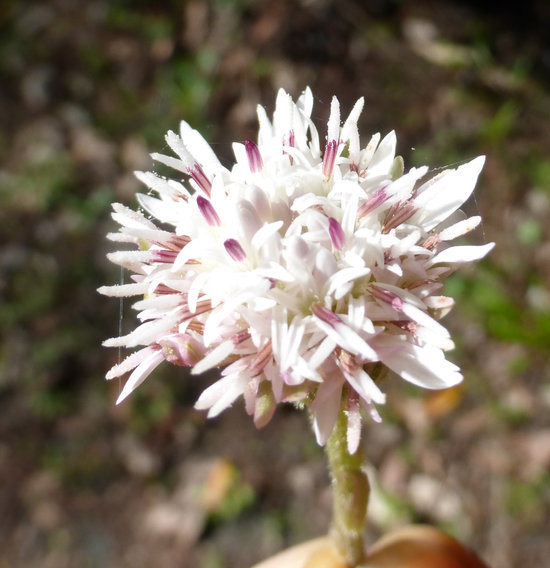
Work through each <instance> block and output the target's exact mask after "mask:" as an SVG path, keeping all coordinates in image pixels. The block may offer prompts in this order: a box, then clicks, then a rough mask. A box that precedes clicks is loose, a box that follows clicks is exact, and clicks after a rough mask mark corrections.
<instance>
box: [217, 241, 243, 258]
mask: <svg viewBox="0 0 550 568" xmlns="http://www.w3.org/2000/svg"><path fill="white" fill-rule="evenodd" d="M223 246H224V247H225V250H226V251H227V254H229V256H230V257H231V258H232V259H233V260H234V261H235V262H242V261H243V260H244V259H245V258H246V253H245V252H244V250H243V247H242V246H241V245H240V244H239V241H236V240H235V239H227V240H226V241H224V243H223Z"/></svg>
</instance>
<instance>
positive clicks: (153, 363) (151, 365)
mask: <svg viewBox="0 0 550 568" xmlns="http://www.w3.org/2000/svg"><path fill="white" fill-rule="evenodd" d="M162 361H164V357H163V355H162V352H161V351H153V352H152V353H151V354H150V355H149V356H148V357H147V358H146V359H145V360H144V361H142V362H141V363H140V364H139V365H138V366H137V367H136V368H135V369H134V371H133V373H132V374H131V375H130V376H129V377H128V380H127V381H126V383H125V385H124V388H123V389H122V392H121V393H120V395H119V397H118V398H117V400H116V404H120V403H121V402H122V401H123V400H124V399H125V398H126V397H127V396H128V395H129V394H130V393H132V392H133V391H134V390H135V389H136V388H137V387H139V385H141V383H142V382H143V381H144V380H145V379H146V378H147V377H148V376H149V375H150V374H151V372H152V371H153V370H154V369H156V367H158V366H159V365H160V363H162Z"/></svg>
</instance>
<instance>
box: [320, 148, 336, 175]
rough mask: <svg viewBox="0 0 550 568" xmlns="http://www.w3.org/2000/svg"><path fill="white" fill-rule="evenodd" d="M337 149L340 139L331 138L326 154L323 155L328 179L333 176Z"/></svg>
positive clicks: (324, 170) (325, 173) (324, 172)
mask: <svg viewBox="0 0 550 568" xmlns="http://www.w3.org/2000/svg"><path fill="white" fill-rule="evenodd" d="M337 150H338V140H329V141H328V142H327V145H326V148H325V155H324V156H323V174H324V176H325V177H326V178H327V179H330V176H332V171H333V170H334V163H335V162H336V151H337Z"/></svg>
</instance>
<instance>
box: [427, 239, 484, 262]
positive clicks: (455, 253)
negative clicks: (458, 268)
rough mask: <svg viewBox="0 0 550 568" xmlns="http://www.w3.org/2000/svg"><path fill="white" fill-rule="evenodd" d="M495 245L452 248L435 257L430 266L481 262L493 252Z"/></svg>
mask: <svg viewBox="0 0 550 568" xmlns="http://www.w3.org/2000/svg"><path fill="white" fill-rule="evenodd" d="M494 246H495V243H487V244H486V245H480V246H459V247H450V248H448V249H445V250H444V251H442V252H440V253H439V254H437V255H436V256H434V257H433V258H432V259H431V260H430V261H429V265H430V266H431V265H434V264H441V263H445V264H454V263H455V262H472V261H474V260H479V259H481V258H483V257H484V256H485V255H486V254H488V253H489V252H490V251H491V250H493V248H494Z"/></svg>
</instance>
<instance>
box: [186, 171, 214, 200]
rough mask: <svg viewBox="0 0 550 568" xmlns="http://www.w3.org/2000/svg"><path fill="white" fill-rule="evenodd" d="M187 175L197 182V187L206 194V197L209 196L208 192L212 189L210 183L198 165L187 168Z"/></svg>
mask: <svg viewBox="0 0 550 568" xmlns="http://www.w3.org/2000/svg"><path fill="white" fill-rule="evenodd" d="M187 171H188V172H189V175H190V176H191V177H192V178H193V179H194V180H195V181H196V182H197V184H198V186H199V187H200V188H201V189H202V190H203V191H204V193H206V195H208V196H210V190H211V189H212V183H211V182H210V180H209V179H208V178H207V177H206V174H205V173H204V170H203V169H202V168H201V166H200V164H197V163H195V164H193V165H192V166H190V167H189V168H187Z"/></svg>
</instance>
